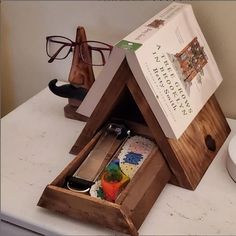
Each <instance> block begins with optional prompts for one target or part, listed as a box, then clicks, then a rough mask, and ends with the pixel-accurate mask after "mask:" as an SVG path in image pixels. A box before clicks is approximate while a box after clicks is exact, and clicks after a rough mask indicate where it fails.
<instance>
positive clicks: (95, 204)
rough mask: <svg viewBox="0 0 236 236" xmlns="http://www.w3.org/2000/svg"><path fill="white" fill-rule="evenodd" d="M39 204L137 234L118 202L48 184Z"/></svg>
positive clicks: (76, 217) (79, 218)
mask: <svg viewBox="0 0 236 236" xmlns="http://www.w3.org/2000/svg"><path fill="white" fill-rule="evenodd" d="M38 206H41V207H45V208H48V209H50V210H53V211H56V212H60V213H62V214H66V215H68V216H70V217H73V218H75V219H78V220H81V221H85V222H89V223H96V224H100V225H103V226H105V227H108V228H111V229H114V230H117V231H119V232H122V233H127V234H130V235H137V230H136V229H135V228H134V227H132V221H131V220H130V219H129V217H128V216H126V217H124V212H121V210H120V206H119V205H118V204H114V203H111V202H108V201H105V200H100V199H97V198H93V197H90V196H87V195H85V194H80V193H75V192H72V191H70V190H67V189H64V188H60V187H56V186H53V185H48V186H47V187H46V189H45V190H44V193H43V195H42V197H41V199H40V200H39V202H38ZM127 221H128V222H127ZM130 226H131V227H132V228H130Z"/></svg>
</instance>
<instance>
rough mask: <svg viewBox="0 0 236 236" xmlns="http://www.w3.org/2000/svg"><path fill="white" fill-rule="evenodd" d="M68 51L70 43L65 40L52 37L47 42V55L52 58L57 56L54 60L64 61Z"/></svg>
mask: <svg viewBox="0 0 236 236" xmlns="http://www.w3.org/2000/svg"><path fill="white" fill-rule="evenodd" d="M70 51H71V41H70V40H68V39H66V38H63V37H59V36H53V37H50V38H49V39H48V41H47V54H48V56H49V57H53V56H54V55H55V54H57V55H56V59H64V58H66V57H67V56H68V54H69V53H70Z"/></svg>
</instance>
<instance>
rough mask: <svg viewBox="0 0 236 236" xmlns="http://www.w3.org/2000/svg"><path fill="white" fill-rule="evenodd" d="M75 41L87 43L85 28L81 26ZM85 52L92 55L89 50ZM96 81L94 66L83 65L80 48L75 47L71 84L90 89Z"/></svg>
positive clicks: (70, 76)
mask: <svg viewBox="0 0 236 236" xmlns="http://www.w3.org/2000/svg"><path fill="white" fill-rule="evenodd" d="M75 40H76V42H77V43H80V42H83V41H87V38H86V34H85V30H84V27H81V26H79V27H78V28H77V31H76V39H75ZM85 51H87V54H88V55H91V53H90V51H89V49H88V48H87V50H85ZM94 80H95V79H94V74H93V68H92V66H91V65H88V64H85V63H83V61H82V59H81V56H80V53H79V47H78V46H75V48H74V52H73V59H72V65H71V69H70V74H69V82H70V83H71V84H73V85H80V86H82V87H84V88H87V89H90V87H91V86H92V84H93V82H94Z"/></svg>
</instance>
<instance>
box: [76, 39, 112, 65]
mask: <svg viewBox="0 0 236 236" xmlns="http://www.w3.org/2000/svg"><path fill="white" fill-rule="evenodd" d="M110 51H111V48H110V47H109V46H108V45H106V44H103V43H101V42H93V41H88V42H84V43H81V45H80V54H81V57H82V59H83V61H84V62H85V63H87V64H91V65H93V66H104V65H105V63H106V61H107V59H108V57H109V55H110ZM88 52H90V53H88Z"/></svg>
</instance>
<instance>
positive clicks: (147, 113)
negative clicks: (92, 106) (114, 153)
mask: <svg viewBox="0 0 236 236" xmlns="http://www.w3.org/2000/svg"><path fill="white" fill-rule="evenodd" d="M127 86H128V88H129V90H130V92H131V94H132V95H133V97H134V100H135V101H136V103H137V105H138V107H139V109H140V110H141V112H142V114H143V117H144V119H145V121H146V123H147V125H148V127H149V129H150V131H151V133H152V135H153V137H154V138H155V140H156V143H157V145H158V146H159V148H160V150H161V152H162V154H163V156H164V157H165V158H166V160H167V162H168V165H169V166H170V169H171V170H172V172H173V176H172V178H173V179H175V178H176V179H178V183H179V185H182V186H185V187H187V188H191V186H190V185H189V182H188V180H186V178H185V175H184V170H183V168H182V167H181V166H180V164H179V163H178V161H177V160H176V158H175V154H174V152H173V150H172V149H171V147H170V145H169V143H168V140H167V138H166V136H165V134H164V132H163V131H162V129H161V127H160V125H159V123H158V121H157V119H156V117H155V116H154V114H153V112H152V110H151V108H150V106H149V105H148V102H147V100H146V98H145V97H144V95H143V93H142V92H141V90H140V88H139V86H138V84H137V82H136V80H135V79H134V77H133V75H132V74H130V77H129V81H128V82H127Z"/></svg>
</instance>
